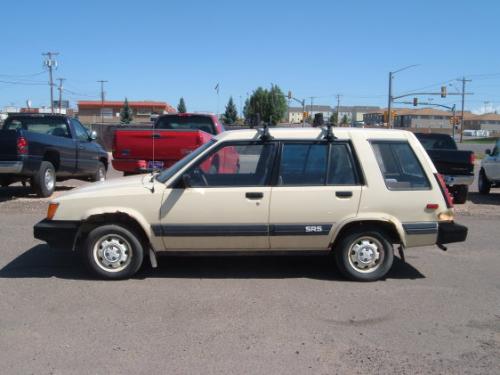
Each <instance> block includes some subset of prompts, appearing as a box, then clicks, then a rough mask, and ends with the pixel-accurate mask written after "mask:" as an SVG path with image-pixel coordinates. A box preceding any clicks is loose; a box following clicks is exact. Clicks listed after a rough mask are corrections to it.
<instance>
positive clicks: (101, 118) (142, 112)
mask: <svg viewBox="0 0 500 375" xmlns="http://www.w3.org/2000/svg"><path fill="white" fill-rule="evenodd" d="M123 103H124V102H123V101H111V100H107V101H104V102H101V101H100V100H81V101H79V102H78V103H77V105H78V118H79V119H80V121H81V122H83V123H84V124H94V123H99V122H106V123H118V122H119V121H120V110H121V109H122V107H123ZM128 104H129V106H130V108H131V109H132V112H133V116H134V122H139V123H141V122H150V119H151V116H152V115H154V114H164V113H174V112H177V110H176V109H175V108H174V107H172V106H171V105H170V104H168V103H166V102H157V101H129V102H128Z"/></svg>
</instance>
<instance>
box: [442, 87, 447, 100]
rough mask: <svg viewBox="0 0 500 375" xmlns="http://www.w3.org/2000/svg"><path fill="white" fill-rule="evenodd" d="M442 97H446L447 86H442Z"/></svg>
mask: <svg viewBox="0 0 500 375" xmlns="http://www.w3.org/2000/svg"><path fill="white" fill-rule="evenodd" d="M441 97H442V98H446V86H441Z"/></svg>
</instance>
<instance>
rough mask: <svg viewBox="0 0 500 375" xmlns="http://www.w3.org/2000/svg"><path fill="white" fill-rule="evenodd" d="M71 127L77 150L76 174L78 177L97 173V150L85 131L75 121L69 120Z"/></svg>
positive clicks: (78, 122)
mask: <svg viewBox="0 0 500 375" xmlns="http://www.w3.org/2000/svg"><path fill="white" fill-rule="evenodd" d="M71 125H72V126H73V131H74V132H75V139H76V144H77V150H78V163H77V166H78V167H77V171H78V172H77V173H78V174H80V175H92V174H93V173H95V172H96V171H97V162H98V159H99V154H98V152H97V151H98V148H97V146H96V144H95V143H94V142H92V141H91V139H90V136H89V133H88V131H87V129H86V128H85V127H84V126H83V125H82V124H81V123H80V121H78V120H76V119H71Z"/></svg>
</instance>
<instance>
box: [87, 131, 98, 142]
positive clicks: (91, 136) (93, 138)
mask: <svg viewBox="0 0 500 375" xmlns="http://www.w3.org/2000/svg"><path fill="white" fill-rule="evenodd" d="M89 138H90V140H91V141H95V140H96V139H97V132H96V131H95V130H92V131H91V132H90V135H89Z"/></svg>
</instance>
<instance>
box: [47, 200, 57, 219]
mask: <svg viewBox="0 0 500 375" xmlns="http://www.w3.org/2000/svg"><path fill="white" fill-rule="evenodd" d="M57 207H59V203H50V204H49V208H48V209H47V219H48V220H52V219H53V218H54V215H55V214H56V211H57Z"/></svg>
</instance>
